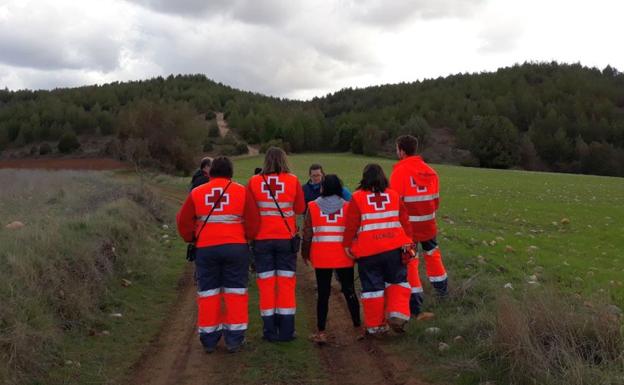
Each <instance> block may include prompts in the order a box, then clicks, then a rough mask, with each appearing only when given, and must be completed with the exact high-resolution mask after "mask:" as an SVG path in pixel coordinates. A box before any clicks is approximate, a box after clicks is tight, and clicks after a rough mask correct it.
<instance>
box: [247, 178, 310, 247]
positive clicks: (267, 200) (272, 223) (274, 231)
mask: <svg viewBox="0 0 624 385" xmlns="http://www.w3.org/2000/svg"><path fill="white" fill-rule="evenodd" d="M262 177H263V175H254V176H252V177H251V179H249V183H247V191H248V193H249V196H250V197H251V200H250V201H249V202H248V204H249V205H250V206H251V207H249V210H255V212H256V213H257V214H258V216H259V221H258V222H256V223H254V224H253V226H252V228H251V229H250V230H251V232H253V233H254V234H255V235H254V239H257V240H261V239H290V238H292V237H293V236H294V235H295V233H296V232H297V224H296V221H295V216H296V215H300V214H303V212H304V211H305V208H306V206H305V200H304V198H303V190H302V189H301V183H299V179H297V177H296V176H295V175H293V174H290V173H281V174H268V175H264V178H266V183H265V181H264V179H263V178H262ZM270 191H273V194H274V195H275V198H276V199H277V201H278V203H279V205H280V208H281V209H282V213H283V214H284V216H285V217H286V221H287V222H288V226H289V227H290V233H289V232H288V228H287V227H286V224H285V223H284V220H283V219H282V217H281V215H280V213H279V210H278V209H277V207H276V206H275V202H274V201H273V198H272V197H271V194H270Z"/></svg>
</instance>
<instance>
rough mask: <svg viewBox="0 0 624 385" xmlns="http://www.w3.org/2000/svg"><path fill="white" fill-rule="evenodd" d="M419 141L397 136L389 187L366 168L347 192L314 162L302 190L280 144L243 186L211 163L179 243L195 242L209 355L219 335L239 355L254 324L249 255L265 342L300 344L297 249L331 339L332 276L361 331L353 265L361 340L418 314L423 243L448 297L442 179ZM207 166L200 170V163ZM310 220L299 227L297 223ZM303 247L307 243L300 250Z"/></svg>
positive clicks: (438, 286)
mask: <svg viewBox="0 0 624 385" xmlns="http://www.w3.org/2000/svg"><path fill="white" fill-rule="evenodd" d="M417 145H418V141H417V139H416V138H414V137H412V136H409V135H406V136H401V137H399V138H398V139H397V155H398V157H399V159H400V161H399V162H398V163H397V164H396V165H395V167H394V169H393V172H392V175H391V177H390V179H388V178H387V177H386V175H385V173H384V171H383V169H382V168H381V167H380V166H379V165H377V164H369V165H367V166H366V167H365V168H364V170H363V172H362V178H361V180H360V183H359V185H358V187H357V189H356V190H355V191H354V192H353V194H351V192H350V191H349V190H348V189H346V188H345V187H344V186H343V184H342V182H341V180H340V178H339V177H338V176H336V175H334V174H328V175H325V173H324V172H323V169H322V167H321V166H320V165H312V166H311V167H310V170H309V175H310V181H308V183H306V184H305V185H303V186H302V185H301V184H300V182H299V180H298V178H297V177H296V176H295V175H294V174H292V173H291V172H290V168H289V165H288V160H287V156H286V154H285V153H284V151H282V150H281V149H279V148H271V149H269V150H268V151H267V153H266V156H265V160H264V164H263V167H262V169H261V170H260V171H259V172H258V173H256V175H254V176H252V177H251V178H250V179H249V181H248V183H247V186H243V185H241V184H238V183H236V182H234V181H232V176H233V165H232V162H231V161H230V160H229V159H228V158H226V157H219V158H216V159H214V160H213V161H212V163H208V167H209V170H207V173H208V175H207V180H208V181H207V182H206V183H204V184H200V185H198V186H197V187H195V188H193V189H192V190H191V192H190V193H189V195H188V197H187V199H186V200H185V202H184V204H183V206H182V208H181V209H180V211H179V212H178V215H177V225H178V231H179V233H180V235H181V236H182V238H183V239H184V240H185V241H187V242H189V243H193V244H194V245H195V249H194V250H195V252H194V254H193V255H194V260H195V266H196V279H197V286H198V293H197V303H198V321H197V326H198V331H199V337H200V340H201V343H202V345H203V347H204V349H205V350H206V352H213V351H215V349H216V345H217V343H218V341H219V340H220V339H221V338H222V337H223V338H224V340H225V345H226V347H227V349H228V351H230V352H236V351H238V350H240V348H241V346H242V345H243V343H244V340H245V331H246V329H247V325H248V322H249V320H248V292H247V287H248V276H249V274H248V271H249V263H250V260H251V258H252V257H253V261H254V264H255V274H256V283H257V287H258V292H259V308H260V309H259V310H260V316H261V319H262V324H263V338H264V339H265V340H267V341H269V342H274V341H290V340H292V339H294V338H295V336H296V335H295V313H296V309H297V305H296V296H295V287H296V265H297V255H298V253H299V252H300V251H301V256H302V258H303V261H304V262H305V263H306V264H308V263H311V264H312V266H313V267H314V269H315V275H316V281H317V292H318V297H317V328H318V330H317V332H316V333H315V334H314V335H313V336H312V340H313V341H315V342H317V343H324V342H326V341H327V335H326V333H325V328H326V323H327V314H328V303H329V296H330V291H331V280H332V276H333V275H336V277H337V278H338V280H339V282H340V284H341V290H342V293H343V294H344V297H345V300H346V302H347V305H348V309H349V313H350V315H351V320H352V322H353V326H354V327H360V325H361V319H360V303H359V300H358V296H357V295H356V289H355V283H354V282H355V272H354V265H356V264H357V266H358V274H359V279H360V283H361V295H360V298H361V301H362V307H363V315H364V317H363V321H364V333H365V335H379V334H383V333H386V332H387V331H388V330H389V329H392V330H394V331H395V332H398V333H402V332H404V330H405V325H406V322H407V321H408V320H409V319H410V318H411V317H419V316H421V311H422V310H421V307H422V303H423V291H422V285H421V282H420V278H419V274H418V253H417V249H416V247H417V245H418V243H420V245H421V248H422V251H423V252H422V253H421V254H422V255H424V259H425V264H426V272H427V276H428V278H429V280H430V281H431V283H432V285H433V287H434V288H435V290H436V293H437V294H438V295H439V296H442V297H444V296H446V295H447V292H448V278H447V276H446V271H445V268H444V265H443V263H442V257H441V254H440V250H439V248H438V246H437V242H436V224H435V212H436V210H437V209H438V204H439V182H438V177H437V174H436V172H435V171H434V170H433V169H432V168H431V167H429V166H428V165H427V164H426V163H425V162H424V161H423V160H422V158H420V157H419V156H417V155H416V149H417ZM204 166H205V164H204ZM298 215H305V216H304V219H303V226H302V231H301V232H299V229H298V227H297V220H296V219H297V216H298ZM300 244H301V247H300Z"/></svg>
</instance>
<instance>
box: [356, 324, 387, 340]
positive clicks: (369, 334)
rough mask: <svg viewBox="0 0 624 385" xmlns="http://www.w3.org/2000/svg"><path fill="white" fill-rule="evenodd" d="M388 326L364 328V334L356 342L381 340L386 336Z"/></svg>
mask: <svg viewBox="0 0 624 385" xmlns="http://www.w3.org/2000/svg"><path fill="white" fill-rule="evenodd" d="M388 330H389V329H388V325H383V326H378V327H376V328H364V333H363V334H362V336H361V337H359V338H358V340H362V339H365V338H366V339H381V338H384V337H385V336H386V335H388Z"/></svg>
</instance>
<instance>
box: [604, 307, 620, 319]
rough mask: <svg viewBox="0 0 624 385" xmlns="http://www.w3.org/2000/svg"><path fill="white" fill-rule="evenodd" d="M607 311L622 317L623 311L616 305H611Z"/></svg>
mask: <svg viewBox="0 0 624 385" xmlns="http://www.w3.org/2000/svg"><path fill="white" fill-rule="evenodd" d="M607 309H608V310H609V313H611V314H613V315H614V316H616V317H621V316H622V309H620V308H619V307H617V306H615V305H609V306H608V307H607Z"/></svg>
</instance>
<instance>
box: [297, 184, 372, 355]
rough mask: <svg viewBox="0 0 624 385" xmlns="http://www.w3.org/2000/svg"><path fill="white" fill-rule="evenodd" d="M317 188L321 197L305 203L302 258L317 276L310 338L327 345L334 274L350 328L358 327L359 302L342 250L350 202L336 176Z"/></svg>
mask: <svg viewBox="0 0 624 385" xmlns="http://www.w3.org/2000/svg"><path fill="white" fill-rule="evenodd" d="M320 185H321V186H320V196H319V197H318V198H316V199H315V200H313V201H310V202H309V203H308V210H307V213H306V216H305V219H304V227H303V244H302V249H301V256H302V257H303V260H304V261H305V263H306V264H308V262H310V261H311V262H312V266H313V267H314V273H315V275H316V287H317V301H316V325H317V332H316V333H315V334H313V335H312V336H311V339H312V341H314V342H316V343H318V344H324V343H326V342H327V334H326V333H325V326H326V323H327V312H328V308H329V295H330V293H331V279H332V273H333V272H334V271H335V272H336V276H337V277H338V281H339V282H340V286H341V290H342V294H343V295H344V297H345V300H346V301H347V306H348V308H349V313H350V314H351V321H353V326H354V327H359V326H360V324H361V320H360V303H359V302H358V299H357V296H356V295H355V285H354V274H353V265H354V262H353V259H351V258H349V257H348V256H347V255H346V254H345V251H344V249H343V247H342V240H343V233H344V230H345V224H346V212H347V208H348V207H349V202H348V201H346V200H345V199H344V197H343V191H344V190H343V187H342V182H341V181H340V179H339V178H338V177H337V176H336V175H333V174H329V175H326V176H325V177H324V178H323V180H322V181H321V182H320Z"/></svg>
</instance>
